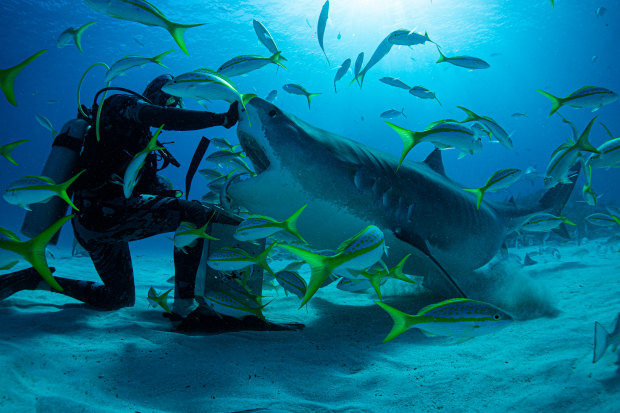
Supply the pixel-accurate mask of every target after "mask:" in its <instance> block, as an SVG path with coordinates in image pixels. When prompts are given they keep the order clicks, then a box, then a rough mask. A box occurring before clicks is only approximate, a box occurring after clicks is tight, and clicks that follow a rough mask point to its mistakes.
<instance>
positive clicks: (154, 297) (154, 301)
mask: <svg viewBox="0 0 620 413" xmlns="http://www.w3.org/2000/svg"><path fill="white" fill-rule="evenodd" d="M171 292H172V288H171V289H169V290H168V291H165V292H163V293H161V294H157V291H155V288H153V286H151V288H149V292H148V295H147V297H146V299H147V301H148V302H149V305H152V306H153V307H158V306H159V307H161V308H163V309H164V311H165V312H167V313H168V314H172V311H170V307H168V294H170V293H171Z"/></svg>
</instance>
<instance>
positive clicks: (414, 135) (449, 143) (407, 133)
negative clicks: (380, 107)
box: [385, 121, 480, 171]
mask: <svg viewBox="0 0 620 413" xmlns="http://www.w3.org/2000/svg"><path fill="white" fill-rule="evenodd" d="M441 122H442V123H437V124H435V125H433V126H432V127H430V128H428V129H426V130H423V131H420V132H415V131H411V130H409V129H405V128H403V127H400V126H397V125H394V124H393V123H390V122H387V121H386V122H385V123H387V124H388V125H389V126H390V127H391V128H392V129H394V131H395V132H396V133H397V134H398V136H399V137H400V139H401V140H402V141H403V152H402V154H401V156H400V160H399V161H398V167H397V168H396V170H397V171H398V169H399V168H400V165H401V164H402V163H403V161H404V160H405V157H406V156H407V154H408V153H409V152H410V151H411V149H413V147H414V146H416V145H417V144H419V143H422V142H430V143H432V144H433V145H435V146H438V147H440V148H442V149H443V148H457V149H460V150H461V151H463V152H468V153H472V154H473V153H474V152H476V151H477V148H476V145H477V144H479V142H480V139H477V138H476V139H475V136H474V133H473V132H472V131H471V129H468V128H466V127H464V126H461V125H458V124H456V123H450V122H443V121H441ZM477 142H478V143H477Z"/></svg>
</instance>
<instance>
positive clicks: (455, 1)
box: [0, 0, 620, 235]
mask: <svg viewBox="0 0 620 413" xmlns="http://www.w3.org/2000/svg"><path fill="white" fill-rule="evenodd" d="M322 4H323V1H322V0H312V1H303V2H291V1H283V0H280V1H275V0H271V1H267V0H256V1H210V2H204V1H195V0H187V1H170V0H158V1H156V5H157V7H158V8H159V9H161V10H162V11H163V12H164V13H165V14H166V15H167V17H168V18H169V19H171V20H173V21H177V22H183V23H202V22H207V23H209V24H207V25H205V26H202V27H198V28H192V29H189V30H188V31H187V33H186V35H185V39H186V44H187V47H188V49H189V52H190V54H189V55H185V54H184V53H183V52H182V51H181V50H180V49H179V48H178V47H177V45H176V44H175V42H174V41H173V39H172V38H171V36H170V35H169V34H168V33H167V32H166V31H165V30H163V29H161V28H158V27H147V26H144V25H141V24H138V23H133V22H128V21H123V20H117V19H113V18H110V17H108V16H105V15H101V14H98V13H96V12H95V11H93V10H91V9H90V8H88V7H87V6H86V5H85V4H84V3H83V2H78V1H46V2H41V1H33V0H20V1H16V0H4V1H3V2H1V3H0V38H1V39H2V43H3V47H2V53H1V54H0V68H8V67H11V66H13V65H15V64H17V63H18V62H20V61H22V60H24V59H25V58H26V57H28V56H30V55H32V54H33V53H34V52H36V51H38V50H41V49H44V48H45V49H48V51H47V52H46V53H45V54H43V55H42V56H41V57H40V58H39V59H37V60H36V61H35V62H33V63H32V64H31V65H30V66H28V67H27V68H26V69H25V70H24V71H23V72H22V73H21V74H20V75H19V76H18V78H17V80H16V82H15V89H16V96H17V101H18V104H19V106H18V107H13V106H11V105H9V104H8V103H7V101H6V100H5V99H4V97H0V113H1V116H0V119H1V122H0V128H1V130H2V133H0V143H1V144H5V143H8V142H12V141H14V140H18V139H28V140H29V141H30V142H29V143H27V144H25V145H23V146H22V147H20V148H18V149H16V150H15V152H14V156H15V158H16V159H17V161H18V162H20V163H21V165H22V166H21V167H14V166H13V165H10V164H9V163H8V162H5V160H4V159H0V165H1V167H0V171H1V172H0V188H1V189H2V190H4V188H6V187H7V186H8V184H9V183H10V182H12V181H13V180H15V179H17V178H19V177H20V176H23V175H38V174H39V173H40V172H41V169H42V165H43V163H44V162H45V159H46V158H47V156H48V153H49V150H50V144H51V142H52V141H51V134H50V132H49V131H47V130H45V129H43V128H42V127H41V126H40V125H39V124H38V123H37V122H36V120H35V115H37V114H39V115H44V116H46V117H47V118H49V119H50V121H51V122H52V124H53V125H54V126H55V128H56V129H60V127H61V126H62V124H63V123H64V122H65V121H67V120H68V119H71V118H72V117H73V116H74V115H75V113H76V105H77V103H76V88H77V83H78V80H79V78H80V76H81V75H82V73H83V72H84V70H85V69H86V68H87V67H88V66H90V65H91V64H93V63H95V62H105V63H107V64H110V65H111V64H112V63H113V62H115V61H116V60H118V59H120V58H121V57H123V56H125V55H127V54H139V55H144V56H154V55H156V54H159V53H162V52H164V51H166V50H174V53H172V54H170V55H169V56H167V57H166V58H165V59H164V63H165V64H166V65H167V66H168V69H164V68H162V67H159V66H156V65H147V66H145V67H144V68H141V69H132V70H130V71H129V72H128V73H127V75H126V76H124V77H119V78H117V79H116V80H115V81H114V82H113V85H115V86H122V87H127V88H130V89H133V90H136V91H138V92H141V91H142V90H143V88H144V86H145V85H146V84H147V83H148V81H149V80H151V79H152V78H153V77H155V76H157V75H159V74H162V73H166V72H169V73H172V74H180V73H184V72H187V71H190V70H193V69H196V68H199V67H207V68H211V69H217V68H218V67H219V66H220V65H221V64H222V63H223V62H225V61H226V60H228V59H230V58H232V57H234V56H236V55H240V54H262V55H268V54H269V52H268V51H267V49H265V47H264V46H263V45H262V44H260V43H259V42H258V40H257V37H256V35H255V32H254V30H253V27H252V19H257V20H259V21H261V22H262V23H263V24H264V25H265V26H266V27H267V28H268V29H269V31H270V32H271V34H272V35H273V37H274V38H275V40H276V42H277V44H278V47H279V48H280V49H281V50H282V53H283V55H284V56H285V57H286V58H287V59H288V60H287V61H286V62H285V64H286V65H287V67H288V69H289V70H288V71H285V70H282V69H280V70H276V67H275V66H273V65H270V66H267V67H265V68H263V69H261V70H259V71H255V72H252V73H250V74H248V75H247V76H244V77H236V78H235V79H234V80H235V83H236V85H237V87H238V89H239V90H240V91H241V92H243V93H257V94H258V95H260V96H262V97H264V96H266V95H267V94H268V93H269V92H270V91H271V90H273V89H277V90H278V97H277V100H276V101H275V103H276V104H277V105H278V106H279V107H281V108H282V109H283V110H285V111H288V112H291V113H293V114H295V115H297V116H299V117H301V118H302V119H304V120H306V121H308V122H310V123H313V124H315V125H317V126H319V127H321V128H324V129H328V130H330V131H333V132H336V133H339V134H342V135H344V136H347V137H350V138H353V139H355V140H357V141H359V142H362V143H364V144H367V145H370V146H373V147H376V148H379V149H382V150H384V151H387V152H390V153H393V154H394V155H400V153H401V149H402V144H401V141H400V139H399V138H398V136H397V135H396V134H395V133H394V132H393V131H392V130H391V129H390V128H389V127H388V126H387V125H385V123H384V122H383V119H381V118H380V117H379V114H380V113H382V112H383V111H385V110H387V109H398V110H400V109H401V108H404V109H405V113H406V114H407V116H408V118H406V119H405V118H402V117H401V118H398V119H394V120H393V121H394V122H395V123H397V124H399V125H401V126H404V127H406V128H408V129H412V130H421V129H423V128H424V127H425V125H427V124H428V123H430V122H432V121H435V120H438V119H444V118H457V119H462V118H463V117H464V115H463V113H462V112H461V111H460V110H459V109H457V108H456V106H457V105H460V106H465V107H468V108H470V109H472V110H474V111H475V112H476V113H478V114H481V115H487V116H490V117H492V118H494V119H496V120H497V121H498V122H499V123H500V124H501V125H502V126H503V127H504V129H506V130H507V131H508V132H509V133H512V140H513V142H514V146H515V149H514V150H513V151H510V150H508V149H506V148H505V147H503V146H502V145H499V144H492V143H488V142H485V147H484V150H483V151H482V152H480V153H478V154H476V155H475V156H467V157H465V158H463V159H457V154H458V153H457V152H456V151H447V152H444V161H445V164H446V170H447V174H448V175H449V176H451V177H453V178H454V179H455V180H457V181H458V182H460V183H462V184H463V185H464V186H467V187H476V186H481V185H483V184H484V182H485V181H486V179H487V178H488V177H489V176H490V175H491V174H492V173H493V172H495V171H496V170H498V169H500V168H508V167H514V168H521V169H525V168H527V167H528V166H535V167H536V168H537V169H538V171H539V173H543V172H544V170H545V168H546V165H547V163H548V162H549V157H550V154H551V152H552V151H553V150H554V149H555V148H556V147H557V146H559V145H560V144H561V143H562V142H564V141H565V140H566V139H567V138H570V137H571V131H570V128H569V127H568V126H567V125H566V124H564V123H562V122H561V120H560V118H559V117H557V116H553V117H548V116H547V115H548V112H549V110H550V103H549V101H548V100H547V99H546V98H544V97H543V96H541V95H540V94H538V93H537V92H536V89H543V90H546V91H549V92H551V93H553V94H555V95H557V96H565V95H567V94H568V93H570V92H572V91H574V90H576V89H578V88H580V87H582V86H586V85H596V86H602V87H606V88H609V89H611V90H614V91H616V92H620V77H619V76H618V74H619V70H620V69H619V68H620V65H619V61H618V59H619V57H618V54H617V39H618V38H620V29H619V28H618V24H617V22H618V21H619V17H620V16H619V15H620V7H619V6H620V4H619V3H618V2H610V1H589V0H586V1H584V0H557V1H556V7H555V8H552V7H551V4H550V2H549V1H548V0H537V1H529V2H521V1H498V0H496V1H491V0H484V1H483V0H435V1H434V2H432V3H431V2H430V1H428V0H417V1H411V0H407V1H401V0H382V1H375V0H372V1H371V0H364V1H355V2H353V1H337V0H334V1H331V2H330V13H329V18H330V19H329V21H328V25H327V29H326V32H325V41H324V44H325V51H326V53H327V55H328V57H329V59H330V61H331V62H332V65H331V66H329V65H328V64H327V62H326V60H325V58H324V56H323V53H322V51H321V49H320V48H319V45H318V41H317V37H316V23H317V20H318V16H319V13H320V10H321V6H322ZM602 6H603V7H605V8H606V9H607V10H606V13H604V14H602V15H600V16H597V14H596V10H597V8H599V7H602ZM306 19H307V20H308V21H309V23H310V25H311V26H312V27H309V26H308V24H307V22H306ZM92 20H98V21H99V23H97V24H95V25H94V26H92V27H90V28H89V29H87V31H86V32H85V34H84V37H83V48H84V53H80V52H79V51H78V50H77V48H76V47H75V46H74V45H73V44H70V45H69V46H67V47H65V48H62V49H59V48H57V47H56V39H57V38H58V36H59V35H60V33H61V32H62V31H63V30H65V29H66V28H67V27H70V26H74V27H79V26H81V25H82V24H84V23H86V22H89V21H92ZM399 28H407V29H415V30H416V31H418V32H421V33H424V32H425V31H426V32H428V34H429V36H430V37H431V39H432V40H433V41H435V42H436V43H438V44H439V45H441V46H442V48H443V50H444V52H445V54H447V55H460V54H466V55H472V56H476V57H480V58H482V59H484V60H486V61H487V62H489V63H490V65H491V67H490V68H489V69H485V70H474V71H469V70H467V69H464V68H460V67H455V66H452V65H450V64H448V63H442V64H436V63H435V62H436V60H437V58H438V52H437V50H436V48H435V46H434V45H433V44H431V43H426V44H425V45H418V46H414V47H413V48H411V49H410V48H407V47H400V48H399V47H398V46H395V47H393V48H392V50H391V52H390V53H389V54H388V55H387V56H386V57H385V58H384V59H383V60H382V61H381V62H380V63H379V64H377V65H376V66H375V67H374V68H373V69H372V70H370V71H369V73H368V75H367V76H366V79H365V82H364V87H363V89H360V88H359V87H358V86H357V85H355V84H353V85H352V86H348V83H349V82H350V80H351V79H352V74H351V73H349V74H347V75H346V76H345V77H344V79H342V80H341V81H340V82H339V84H338V90H339V92H338V93H337V94H335V93H334V90H333V78H334V75H335V73H336V69H337V67H338V65H340V63H341V62H343V61H344V60H345V59H346V58H351V59H352V60H353V61H355V58H356V56H357V55H358V53H359V52H362V51H363V52H364V53H365V56H366V59H365V60H366V61H368V59H369V58H370V56H371V55H372V53H373V52H374V50H375V48H376V47H377V45H378V44H379V43H380V42H381V40H383V39H384V38H385V36H386V35H387V34H388V33H390V32H391V31H393V30H396V29H399ZM339 34H340V39H338V35H339ZM412 58H414V59H415V61H414V60H412ZM103 76H104V71H103V69H101V68H96V69H94V70H93V71H92V72H91V73H90V74H89V75H88V76H87V77H86V80H85V83H84V85H83V89H82V93H81V96H82V102H83V103H86V104H88V105H90V102H92V97H93V94H94V93H95V92H96V91H97V90H98V89H100V88H101V87H103V86H104V84H103ZM383 76H393V77H399V78H401V79H402V80H403V81H405V82H406V83H408V84H410V85H422V86H425V87H427V88H428V89H430V90H432V91H434V92H436V94H437V97H438V98H439V100H441V102H442V104H443V106H440V105H439V104H438V103H437V101H434V100H421V99H418V98H415V97H413V96H411V95H409V94H408V93H407V91H405V90H400V89H396V88H393V87H390V86H388V85H385V84H383V83H381V82H379V80H378V79H379V78H381V77H383ZM286 83H299V84H302V85H303V86H305V87H306V89H307V90H309V91H311V92H322V93H323V95H321V96H318V97H316V98H315V99H314V101H313V104H312V109H311V110H309V109H308V107H307V103H306V100H305V99H304V98H303V97H302V96H295V95H289V94H287V93H286V92H284V91H283V90H282V85H284V84H286ZM186 103H187V107H188V108H192V109H201V107H200V106H199V105H197V104H196V103H195V102H189V101H188V102H186ZM226 108H227V104H226V103H225V102H211V103H210V104H209V109H210V110H212V111H216V112H218V111H219V112H222V111H224V110H226ZM619 109H620V103H617V102H616V103H614V104H611V105H609V106H605V107H603V108H601V109H600V110H599V111H597V112H596V113H595V114H592V113H591V111H590V110H589V109H573V108H566V109H563V110H562V111H561V112H562V114H563V115H564V116H566V117H567V118H569V119H570V120H571V121H573V122H574V123H575V124H576V125H577V127H578V129H580V130H582V129H583V128H584V127H585V125H586V124H587V122H589V120H590V119H591V118H592V117H593V116H595V115H596V116H598V120H600V121H602V122H604V123H605V124H606V125H607V126H608V127H609V128H610V129H611V131H612V132H614V133H615V134H616V135H617V134H618V131H620V117H619V116H618V111H619ZM515 112H522V113H527V115H528V116H527V117H512V116H511V115H512V114H513V113H515ZM201 135H205V136H207V137H216V136H221V137H226V138H228V139H230V140H236V134H235V129H234V128H233V129H230V130H225V129H223V128H220V127H216V128H212V129H207V130H203V131H191V132H183V133H177V132H165V134H164V135H163V137H162V140H163V141H175V143H174V144H172V145H170V147H169V149H170V150H171V151H172V152H173V153H174V154H175V156H176V157H177V158H178V159H179V160H180V161H181V163H182V164H183V167H182V168H180V169H174V168H169V169H168V170H166V171H165V173H164V175H166V176H168V177H170V178H171V179H172V180H173V182H174V183H175V184H176V186H177V187H179V188H182V187H183V182H184V174H185V170H186V167H187V165H188V164H189V160H190V159H191V156H192V154H193V150H194V148H195V146H196V144H197V142H198V139H199V137H200V136H201ZM590 140H591V142H592V143H593V144H595V145H600V144H601V143H602V142H604V141H605V140H606V135H605V133H604V130H603V129H602V128H601V127H600V126H598V125H597V126H595V127H594V129H593V132H592V135H591V139H590ZM431 150H432V146H431V145H430V144H421V145H419V146H418V147H416V148H415V149H414V150H413V151H412V152H411V153H410V154H409V156H408V159H411V160H422V159H424V157H425V156H426V155H427V154H428V153H429V152H430V151H431ZM205 166H206V165H204V164H203V167H205ZM201 179H202V178H200V177H199V176H197V177H196V178H195V181H194V187H193V197H194V198H199V197H200V196H201V195H202V194H203V193H204V189H203V188H204V185H203V183H202V181H201ZM580 179H581V181H580V184H581V183H582V180H583V178H580ZM617 179H618V171H617V170H609V171H605V170H596V171H595V174H594V184H593V187H594V190H595V191H596V192H597V193H599V194H603V197H602V198H601V201H605V202H613V201H616V200H617V199H618V197H619V193H618V191H617V189H616V187H617V184H616V183H617ZM542 187H543V186H542V178H541V179H539V180H538V181H536V182H535V184H534V185H532V184H531V183H530V182H525V181H524V182H519V183H517V184H515V185H514V186H513V187H511V188H510V189H509V190H507V191H503V192H499V193H497V194H490V195H489V198H492V197H495V199H500V200H502V199H507V198H508V197H509V196H510V195H525V194H528V193H532V192H534V191H536V190H540V189H542ZM578 188H580V186H578ZM575 192H576V194H575V196H574V199H575V201H579V200H580V199H581V196H580V191H575ZM1 208H2V220H1V222H0V226H4V227H7V228H9V229H12V230H18V229H19V226H20V224H21V219H22V217H23V211H22V210H21V209H20V208H19V207H15V206H12V205H8V204H6V203H3V204H2V207H1ZM68 233H70V231H67V230H65V235H67V234H68Z"/></svg>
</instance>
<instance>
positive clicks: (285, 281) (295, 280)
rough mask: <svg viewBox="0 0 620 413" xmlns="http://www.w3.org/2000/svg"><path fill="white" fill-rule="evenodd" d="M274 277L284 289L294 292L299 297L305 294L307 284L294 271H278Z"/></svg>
mask: <svg viewBox="0 0 620 413" xmlns="http://www.w3.org/2000/svg"><path fill="white" fill-rule="evenodd" d="M275 278H276V280H277V281H278V284H280V285H281V286H282V288H284V290H285V291H287V292H289V293H292V294H295V295H296V296H297V297H299V298H300V299H301V298H304V296H305V295H306V291H307V289H308V284H307V283H306V280H304V279H303V278H302V277H301V276H300V275H299V273H297V272H296V271H290V270H282V271H278V272H277V273H276V274H275Z"/></svg>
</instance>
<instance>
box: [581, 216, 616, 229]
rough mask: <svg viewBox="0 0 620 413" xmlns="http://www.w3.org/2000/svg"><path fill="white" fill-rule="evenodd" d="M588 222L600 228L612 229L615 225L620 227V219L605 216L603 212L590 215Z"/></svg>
mask: <svg viewBox="0 0 620 413" xmlns="http://www.w3.org/2000/svg"><path fill="white" fill-rule="evenodd" d="M586 221H588V222H589V223H590V224H592V225H596V226H598V227H612V226H614V225H620V217H617V216H615V215H611V214H604V213H602V212H596V213H594V214H590V215H588V216H587V217H586Z"/></svg>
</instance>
